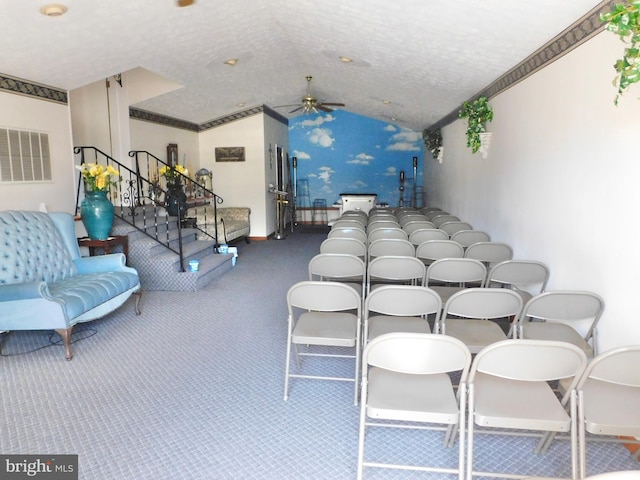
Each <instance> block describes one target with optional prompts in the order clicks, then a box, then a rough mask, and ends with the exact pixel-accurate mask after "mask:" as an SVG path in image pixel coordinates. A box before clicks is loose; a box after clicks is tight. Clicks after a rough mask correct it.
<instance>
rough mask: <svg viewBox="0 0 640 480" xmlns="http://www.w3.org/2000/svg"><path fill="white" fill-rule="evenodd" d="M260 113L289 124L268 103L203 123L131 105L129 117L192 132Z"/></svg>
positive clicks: (285, 118)
mask: <svg viewBox="0 0 640 480" xmlns="http://www.w3.org/2000/svg"><path fill="white" fill-rule="evenodd" d="M258 113H264V114H265V115H267V116H269V117H271V118H273V119H275V120H277V121H279V122H282V123H284V124H285V125H289V120H288V119H287V117H285V116H283V115H281V114H279V113H278V112H276V111H275V110H272V109H271V108H269V107H267V106H266V105H260V106H258V107H253V108H249V109H247V110H243V111H241V112H236V113H233V114H231V115H226V116H224V117H220V118H217V119H215V120H210V121H208V122H204V123H201V124H197V123H192V122H187V121H186V120H180V119H179V118H174V117H168V116H166V115H160V114H158V113H153V112H148V111H146V110H142V109H140V108H135V107H129V118H135V119H137V120H143V121H145V122H152V123H158V124H160V125H166V126H168V127H175V128H181V129H183V130H189V131H191V132H202V131H203V130H209V129H211V128H215V127H219V126H220V125H225V124H227V123H231V122H235V121H236V120H241V119H243V118H247V117H250V116H252V115H256V114H258Z"/></svg>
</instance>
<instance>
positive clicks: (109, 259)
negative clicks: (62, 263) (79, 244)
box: [74, 253, 138, 275]
mask: <svg viewBox="0 0 640 480" xmlns="http://www.w3.org/2000/svg"><path fill="white" fill-rule="evenodd" d="M126 261H127V259H126V257H125V256H124V254H123V253H110V254H108V255H99V256H95V257H80V258H77V259H76V260H75V261H74V263H75V264H76V268H77V269H78V274H80V275H84V274H87V273H97V272H130V273H135V274H136V275H137V273H138V272H137V270H136V269H135V268H131V267H127V266H126V265H125V264H126Z"/></svg>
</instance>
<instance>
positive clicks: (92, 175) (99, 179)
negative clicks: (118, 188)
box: [76, 163, 122, 192]
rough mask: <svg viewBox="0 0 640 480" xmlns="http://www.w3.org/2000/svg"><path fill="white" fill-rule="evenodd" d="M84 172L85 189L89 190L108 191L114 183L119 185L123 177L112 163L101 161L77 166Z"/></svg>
mask: <svg viewBox="0 0 640 480" xmlns="http://www.w3.org/2000/svg"><path fill="white" fill-rule="evenodd" d="M76 168H77V169H78V170H80V172H81V174H82V179H83V180H84V189H85V190H86V191H87V192H108V191H109V189H110V188H111V186H112V185H114V186H115V185H117V184H118V183H119V182H120V181H121V180H122V177H121V176H120V173H119V172H118V170H116V169H115V168H114V167H113V166H112V165H107V166H106V167H105V166H104V165H101V164H99V163H83V164H82V165H78V166H76Z"/></svg>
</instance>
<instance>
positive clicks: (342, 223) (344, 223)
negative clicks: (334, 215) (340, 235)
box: [331, 218, 365, 230]
mask: <svg viewBox="0 0 640 480" xmlns="http://www.w3.org/2000/svg"><path fill="white" fill-rule="evenodd" d="M334 228H358V229H360V230H365V224H364V223H363V222H361V221H359V220H349V219H346V218H340V219H338V220H336V221H335V223H334V224H333V225H332V226H331V229H332V230H333V229H334Z"/></svg>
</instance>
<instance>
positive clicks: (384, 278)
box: [366, 255, 427, 295]
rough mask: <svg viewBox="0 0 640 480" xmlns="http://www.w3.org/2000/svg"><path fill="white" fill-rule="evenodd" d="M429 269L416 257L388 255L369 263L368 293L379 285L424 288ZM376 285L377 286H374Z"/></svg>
mask: <svg viewBox="0 0 640 480" xmlns="http://www.w3.org/2000/svg"><path fill="white" fill-rule="evenodd" d="M426 273H427V267H425V265H424V263H422V262H421V261H420V260H418V259H417V258H416V257H408V256H405V257H401V256H392V255H386V256H384V257H377V258H374V259H373V260H371V261H369V266H368V268H367V281H366V292H367V295H368V294H369V292H371V290H372V289H374V288H377V286H379V285H389V284H396V285H397V284H400V285H403V284H404V285H420V286H424V277H425V275H426ZM373 284H375V285H373Z"/></svg>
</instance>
